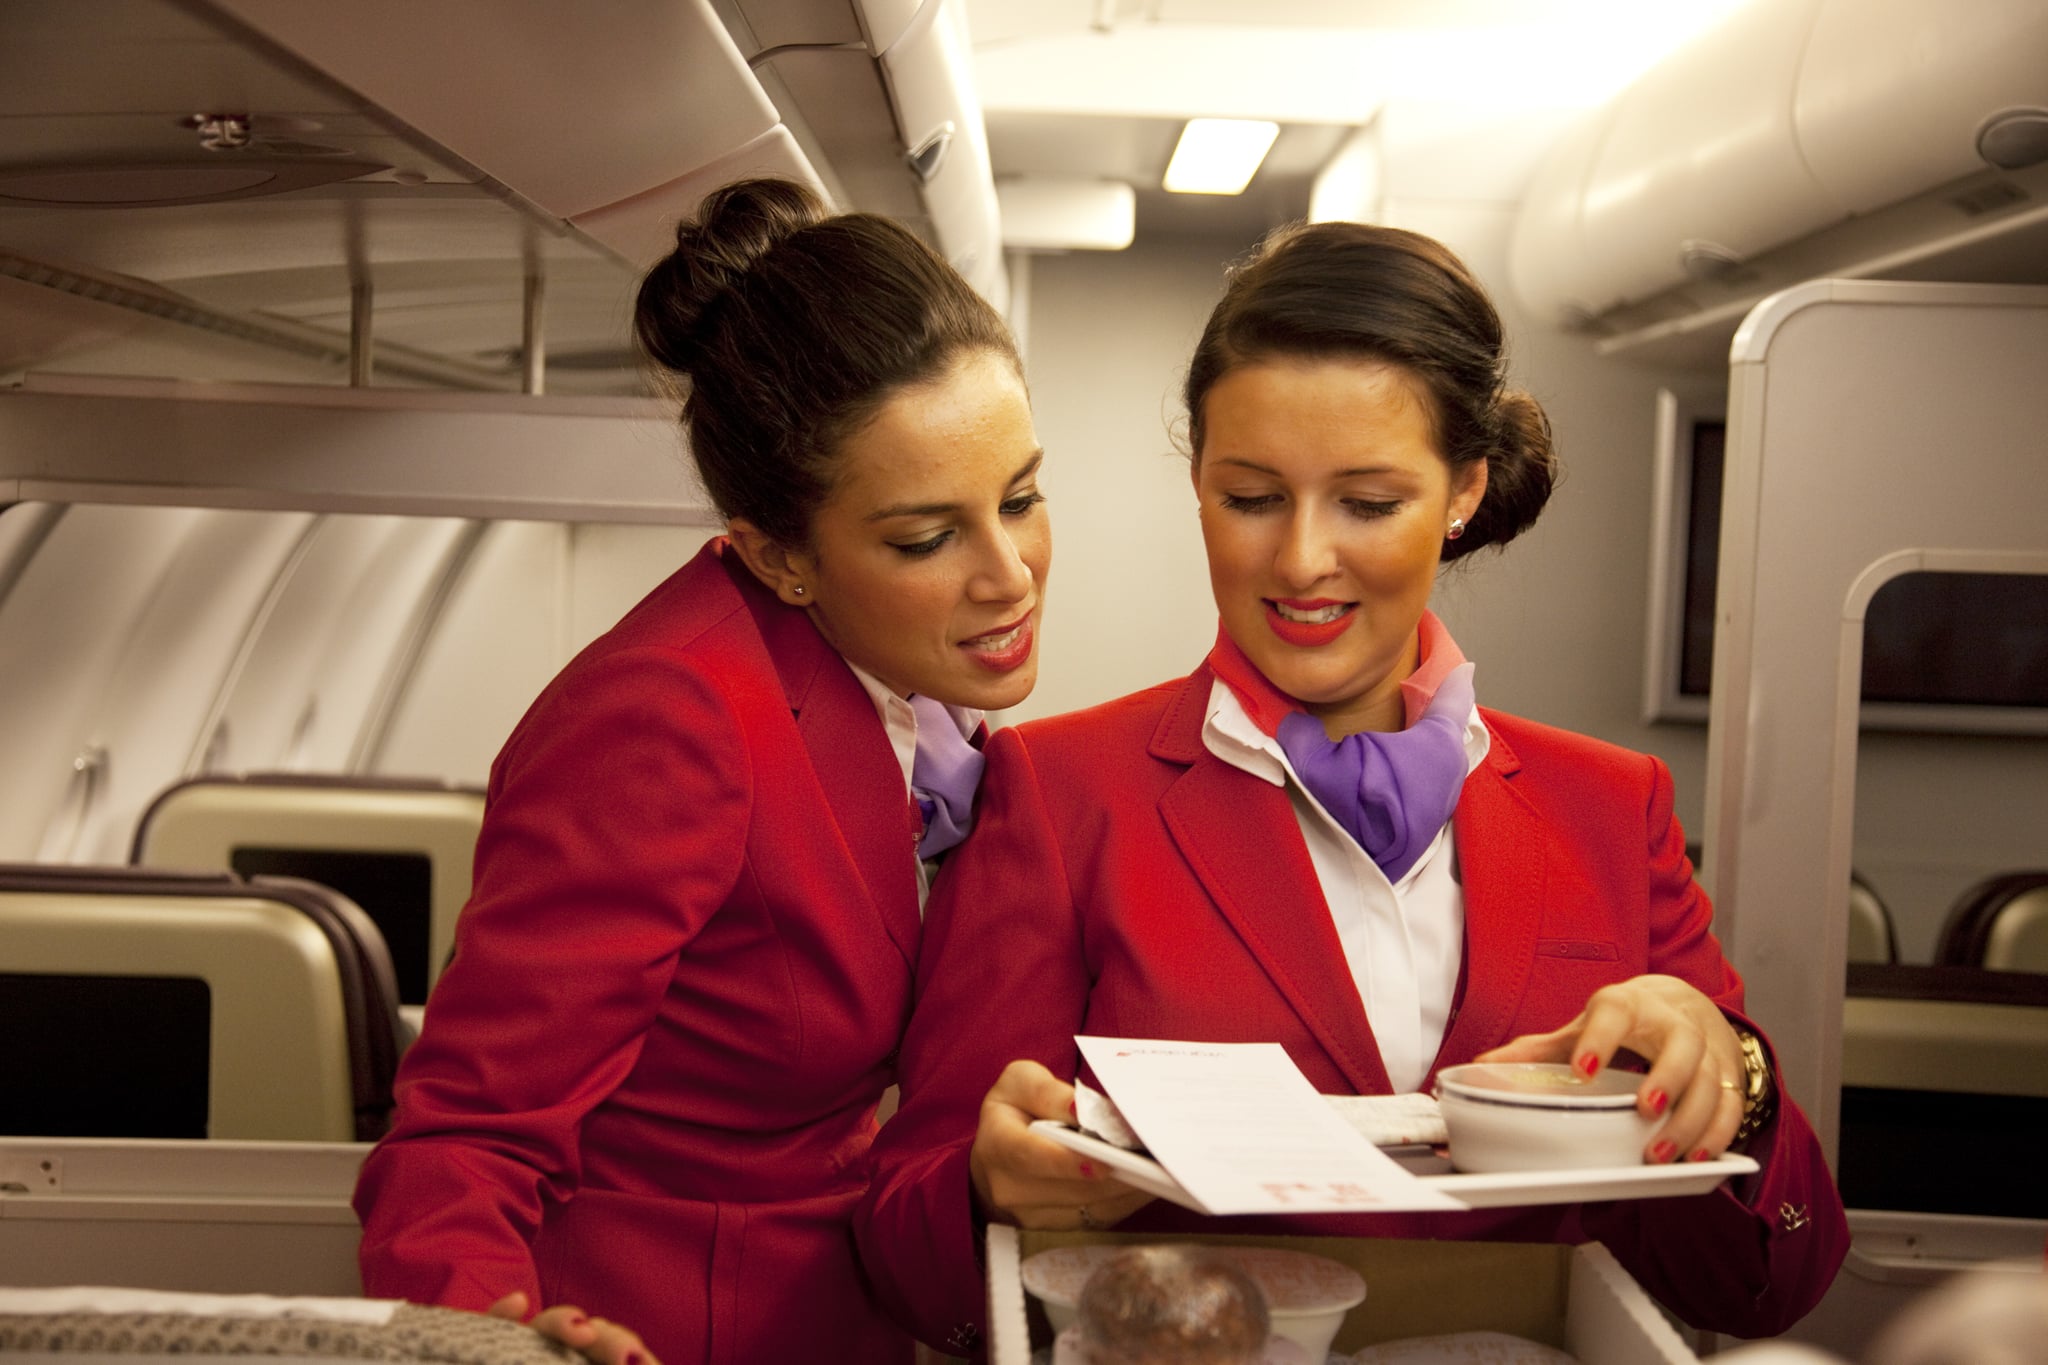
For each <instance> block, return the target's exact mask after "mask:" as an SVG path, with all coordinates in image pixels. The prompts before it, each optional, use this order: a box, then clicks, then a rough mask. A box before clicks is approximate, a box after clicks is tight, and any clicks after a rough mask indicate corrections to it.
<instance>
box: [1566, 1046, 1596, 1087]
mask: <svg viewBox="0 0 2048 1365" xmlns="http://www.w3.org/2000/svg"><path fill="white" fill-rule="evenodd" d="M1572 1065H1573V1066H1574V1067H1576V1068H1577V1069H1578V1072H1579V1074H1580V1075H1582V1076H1584V1077H1585V1078H1586V1079H1587V1080H1589V1081H1590V1080H1592V1079H1593V1077H1594V1075H1595V1074H1597V1073H1598V1072H1599V1070H1600V1059H1599V1058H1598V1057H1597V1056H1595V1055H1594V1054H1592V1053H1590V1052H1582V1053H1580V1054H1579V1059H1578V1060H1577V1061H1576V1062H1573V1063H1572Z"/></svg>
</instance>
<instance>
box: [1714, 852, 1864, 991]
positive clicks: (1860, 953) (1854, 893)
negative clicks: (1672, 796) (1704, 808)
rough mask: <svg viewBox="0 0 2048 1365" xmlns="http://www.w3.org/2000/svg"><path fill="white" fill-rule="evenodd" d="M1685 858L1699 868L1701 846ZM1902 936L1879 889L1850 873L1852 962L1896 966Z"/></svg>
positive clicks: (1850, 948) (1850, 958) (1850, 959)
mask: <svg viewBox="0 0 2048 1365" xmlns="http://www.w3.org/2000/svg"><path fill="white" fill-rule="evenodd" d="M1685 856H1686V857H1687V858H1690V859H1691V860H1692V863H1693V866H1694V867H1695V868H1697V867H1698V866H1699V861H1700V846H1699V845H1698V844H1696V843H1688V844H1687V845H1686V846H1685ZM1898 960H1899V936H1898V933H1897V932H1896V931H1895V930H1894V929H1893V928H1892V912H1891V910H1890V909H1889V908H1887V907H1886V905H1885V902H1884V897H1882V896H1880V895H1878V894H1877V888H1876V887H1874V886H1872V885H1871V884H1870V882H1869V881H1868V880H1867V879H1865V877H1864V876H1863V874H1862V873H1861V872H1858V871H1857V870H1856V869H1855V868H1853V867H1852V868H1850V869H1849V961H1851V962H1897V961H1898Z"/></svg>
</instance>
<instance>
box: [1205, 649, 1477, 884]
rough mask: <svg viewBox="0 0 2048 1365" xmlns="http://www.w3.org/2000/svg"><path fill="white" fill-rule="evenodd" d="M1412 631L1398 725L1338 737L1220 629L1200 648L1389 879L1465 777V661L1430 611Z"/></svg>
mask: <svg viewBox="0 0 2048 1365" xmlns="http://www.w3.org/2000/svg"><path fill="white" fill-rule="evenodd" d="M1420 637H1421V640H1420V652H1421V656H1422V657H1421V662H1420V663H1419V664H1418V665H1417V667H1416V670H1415V673H1414V675H1413V676H1412V677H1410V678H1409V679H1407V680H1406V681H1404V682H1403V683H1402V685H1401V690H1402V701H1403V704H1404V711H1405V714H1406V716H1407V722H1408V724H1407V728H1406V729H1403V730H1397V731H1387V732H1381V731H1373V730H1365V731H1360V732H1359V733H1357V734H1354V735H1346V736H1345V737H1344V738H1343V739H1339V740H1332V739H1330V738H1329V737H1328V736H1327V735H1325V734H1324V732H1323V725H1322V722H1321V721H1319V720H1317V719H1316V718H1315V717H1314V716H1312V715H1310V714H1308V713H1307V712H1305V711H1303V710H1301V709H1299V707H1298V705H1297V704H1296V702H1295V701H1294V699H1293V698H1292V697H1289V696H1287V695H1286V694H1285V693H1282V692H1281V691H1280V690H1279V689H1277V688H1275V687H1274V686H1273V684H1272V683H1271V682H1270V681H1268V680H1267V678H1266V677H1265V675H1264V674H1262V673H1260V672H1259V671H1258V669H1257V668H1256V667H1255V666H1254V665H1253V664H1252V662H1251V660H1250V659H1248V658H1246V657H1245V655H1244V652H1243V651H1242V650H1240V649H1238V647H1237V644H1236V642H1235V641H1233V640H1231V639H1230V637H1229V636H1227V635H1219V637H1218V639H1217V643H1216V648H1215V649H1214V650H1213V651H1211V653H1210V656H1209V666H1210V668H1211V669H1212V670H1213V671H1214V672H1215V674H1216V676H1217V677H1219V678H1221V679H1222V680H1223V681H1224V683H1225V684H1227V685H1228V686H1229V687H1230V689H1231V691H1232V692H1234V693H1236V694H1237V697H1238V700H1239V702H1240V703H1242V704H1243V706H1244V708H1245V712H1246V714H1247V715H1249V716H1250V717H1251V718H1252V722H1253V723H1254V724H1256V725H1257V726H1258V727H1259V728H1260V729H1261V730H1264V731H1265V732H1266V733H1267V734H1269V735H1272V736H1273V737H1274V738H1275V739H1276V740H1277V741H1278V742H1279V744H1280V748H1281V750H1282V751H1283V752H1285V753H1286V755H1287V761H1288V762H1289V763H1291V764H1293V765H1294V771H1295V774H1296V776H1298V777H1300V779H1301V782H1302V785H1303V786H1304V787H1306V788H1307V789H1308V791H1309V794H1310V795H1312V796H1314V797H1315V799H1316V800H1317V801H1318V802H1320V803H1321V804H1322V807H1323V809H1324V810H1326V811H1328V812H1329V813H1330V815H1331V817H1332V818H1333V819H1335V820H1336V821H1337V823H1338V824H1339V825H1340V826H1342V827H1343V829H1344V831H1345V832H1346V833H1348V834H1349V835H1350V836H1351V837H1352V839H1353V840H1354V841H1355V842H1356V843H1357V844H1358V846H1359V847H1360V848H1361V849H1363V850H1364V851H1365V854H1366V856H1367V857H1369V858H1371V859H1372V860H1373V862H1375V863H1377V864H1378V865H1379V867H1380V870H1381V871H1383V872H1385V873H1386V874H1387V880H1388V881H1390V882H1398V881H1400V880H1401V878H1402V877H1404V876H1406V875H1407V873H1408V871H1409V869H1411V868H1413V867H1414V866H1415V864H1416V862H1417V861H1418V860H1419V859H1420V858H1421V857H1422V855H1423V854H1424V853H1425V852H1427V851H1428V850H1429V846H1430V845H1431V844H1432V843H1433V842H1435V840H1436V836H1437V833H1438V831H1440V830H1441V829H1442V828H1443V827H1444V823H1445V822H1446V821H1448V820H1449V819H1450V818H1451V815H1452V813H1453V812H1454V811H1455V810H1456V809H1457V807H1458V794H1459V792H1461V791H1462V790H1463V789H1464V785H1465V773H1466V757H1465V724H1466V721H1467V720H1468V719H1469V718H1470V717H1471V715H1472V706H1473V690H1472V665H1471V664H1469V663H1467V662H1465V659H1464V656H1463V655H1462V654H1461V653H1460V652H1459V651H1458V647H1457V645H1456V643H1455V642H1453V641H1452V640H1451V638H1450V633H1449V632H1448V631H1446V630H1445V629H1444V627H1443V623H1442V622H1440V621H1438V620H1437V619H1436V617H1435V616H1434V615H1431V614H1429V613H1425V614H1424V616H1423V622H1422V628H1421V631H1420Z"/></svg>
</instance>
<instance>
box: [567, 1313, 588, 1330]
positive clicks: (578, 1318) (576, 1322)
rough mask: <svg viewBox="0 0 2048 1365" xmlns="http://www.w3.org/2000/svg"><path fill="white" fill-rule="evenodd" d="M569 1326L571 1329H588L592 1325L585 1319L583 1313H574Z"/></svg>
mask: <svg viewBox="0 0 2048 1365" xmlns="http://www.w3.org/2000/svg"><path fill="white" fill-rule="evenodd" d="M569 1325H570V1326H571V1327H588V1326H589V1325H590V1319H589V1318H587V1317H585V1316H584V1315H583V1314H581V1313H573V1314H571V1315H570V1317H569Z"/></svg>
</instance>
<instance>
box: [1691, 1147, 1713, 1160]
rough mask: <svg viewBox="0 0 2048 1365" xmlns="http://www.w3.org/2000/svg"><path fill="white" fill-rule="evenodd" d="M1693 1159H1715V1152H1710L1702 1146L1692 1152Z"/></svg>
mask: <svg viewBox="0 0 2048 1365" xmlns="http://www.w3.org/2000/svg"><path fill="white" fill-rule="evenodd" d="M1692 1159H1693V1160H1694V1161H1712V1160H1713V1159H1714V1156H1713V1153H1711V1152H1709V1151H1708V1150H1707V1149H1706V1148H1704V1147H1702V1148H1700V1149H1699V1150H1698V1151H1696V1152H1694V1153H1693V1154H1692Z"/></svg>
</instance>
